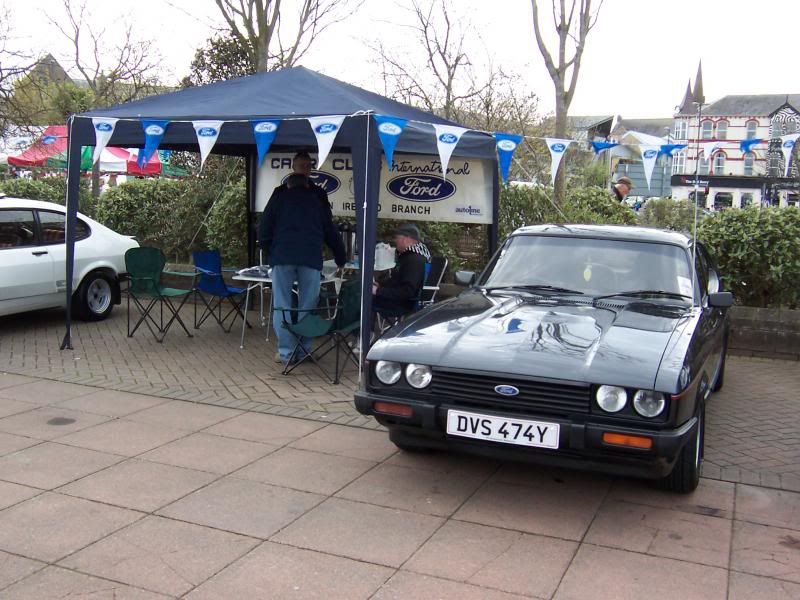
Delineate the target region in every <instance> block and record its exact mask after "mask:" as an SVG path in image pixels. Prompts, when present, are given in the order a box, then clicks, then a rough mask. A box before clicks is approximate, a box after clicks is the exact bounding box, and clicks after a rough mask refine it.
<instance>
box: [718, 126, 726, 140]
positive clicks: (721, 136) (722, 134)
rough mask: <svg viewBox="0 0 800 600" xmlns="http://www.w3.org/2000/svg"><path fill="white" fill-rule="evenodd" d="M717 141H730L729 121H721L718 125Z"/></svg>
mask: <svg viewBox="0 0 800 600" xmlns="http://www.w3.org/2000/svg"><path fill="white" fill-rule="evenodd" d="M717 139H718V140H727V139H728V122H727V121H720V122H719V123H717Z"/></svg>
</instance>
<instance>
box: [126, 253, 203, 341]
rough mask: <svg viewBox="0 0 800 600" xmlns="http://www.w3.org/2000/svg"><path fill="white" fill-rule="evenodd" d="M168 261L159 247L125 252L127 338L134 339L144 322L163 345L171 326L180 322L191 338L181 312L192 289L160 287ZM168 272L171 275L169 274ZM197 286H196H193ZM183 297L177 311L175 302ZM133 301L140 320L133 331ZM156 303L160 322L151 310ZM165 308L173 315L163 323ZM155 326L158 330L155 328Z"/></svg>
mask: <svg viewBox="0 0 800 600" xmlns="http://www.w3.org/2000/svg"><path fill="white" fill-rule="evenodd" d="M165 264H166V259H165V258H164V253H163V252H162V251H161V250H159V249H158V248H148V247H146V246H145V247H141V248H131V249H129V250H128V251H127V252H125V269H126V270H127V271H128V279H129V285H128V311H127V312H128V337H133V334H134V333H136V330H137V329H138V328H139V326H140V325H141V324H142V323H144V324H145V325H146V326H147V328H148V329H149V330H150V333H152V334H153V337H155V338H156V341H157V342H159V343H161V342H163V341H164V337H165V336H166V335H167V331H169V328H170V327H171V326H172V324H173V323H174V322H175V321H177V322H178V323H180V326H181V327H183V330H184V331H185V332H186V335H188V336H189V337H192V334H191V333H189V330H188V329H187V328H186V325H185V324H184V322H183V321H182V320H181V318H180V315H179V314H178V312H179V311H180V310H181V308H183V305H184V304H185V303H186V300H187V299H188V298H189V295H190V294H191V293H192V290H190V289H189V290H179V289H176V288H169V287H164V286H163V285H161V275H162V273H165V271H164V265H165ZM167 273H169V272H167ZM192 287H194V286H192ZM178 298H182V300H181V302H180V304H179V305H178V307H177V308H175V306H174V305H173V303H172V299H176V300H177V299H178ZM131 300H133V304H134V306H135V307H136V309H137V310H138V312H139V320H138V321H137V322H136V324H135V325H134V327H133V329H131ZM156 304H158V306H159V319H158V321H156V319H155V317H153V315H152V310H153V308H155V306H156ZM164 306H166V307H167V309H168V311H169V312H170V313H171V315H172V316H171V317H170V319H169V320H168V321H167V322H166V323H164ZM153 327H155V330H154V329H153Z"/></svg>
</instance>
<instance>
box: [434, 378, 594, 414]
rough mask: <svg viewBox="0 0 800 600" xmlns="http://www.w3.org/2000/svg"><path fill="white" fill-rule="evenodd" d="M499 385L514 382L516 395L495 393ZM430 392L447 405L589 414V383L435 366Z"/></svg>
mask: <svg viewBox="0 0 800 600" xmlns="http://www.w3.org/2000/svg"><path fill="white" fill-rule="evenodd" d="M498 385H513V386H514V387H515V388H517V389H518V390H519V394H518V395H516V396H503V395H500V394H498V393H497V392H495V390H494V388H495V386H498ZM428 390H429V393H430V394H432V395H433V396H435V397H436V398H437V399H441V400H442V401H443V402H446V403H447V404H453V405H456V406H464V407H472V408H486V409H494V410H504V411H511V412H530V411H535V412H537V413H540V412H541V413H549V414H556V415H568V414H574V413H584V414H586V413H588V412H589V402H590V398H591V392H590V388H589V386H588V385H587V386H584V385H570V384H563V383H551V382H546V381H535V380H531V379H521V378H519V377H514V376H511V377H509V376H505V375H501V374H479V373H465V372H460V371H450V370H443V369H434V372H433V379H432V381H431V385H430V387H429V388H428Z"/></svg>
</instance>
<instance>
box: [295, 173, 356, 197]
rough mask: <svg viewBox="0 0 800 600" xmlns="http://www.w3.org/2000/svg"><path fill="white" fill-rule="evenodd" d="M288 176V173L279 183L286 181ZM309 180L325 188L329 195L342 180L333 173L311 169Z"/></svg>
mask: <svg viewBox="0 0 800 600" xmlns="http://www.w3.org/2000/svg"><path fill="white" fill-rule="evenodd" d="M288 178H289V175H287V176H286V177H284V178H283V179H282V180H281V183H286V180H287V179H288ZM309 179H311V181H312V182H313V183H315V184H317V185H318V186H319V187H321V188H322V189H323V190H325V193H327V194H328V195H329V196H330V195H331V194H333V193H335V192H336V190H338V189H339V188H340V187H341V186H342V182H341V181H340V180H339V178H338V177H336V176H335V175H331V174H330V173H326V172H325V171H311V176H310V177H309Z"/></svg>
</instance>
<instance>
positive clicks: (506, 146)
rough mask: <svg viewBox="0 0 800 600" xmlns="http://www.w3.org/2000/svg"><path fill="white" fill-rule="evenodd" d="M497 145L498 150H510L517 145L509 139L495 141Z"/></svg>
mask: <svg viewBox="0 0 800 600" xmlns="http://www.w3.org/2000/svg"><path fill="white" fill-rule="evenodd" d="M497 147H498V148H500V150H505V151H506V152H511V151H512V150H513V149H514V148H516V147H517V145H516V144H515V143H514V142H512V141H511V140H500V141H499V142H497Z"/></svg>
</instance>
